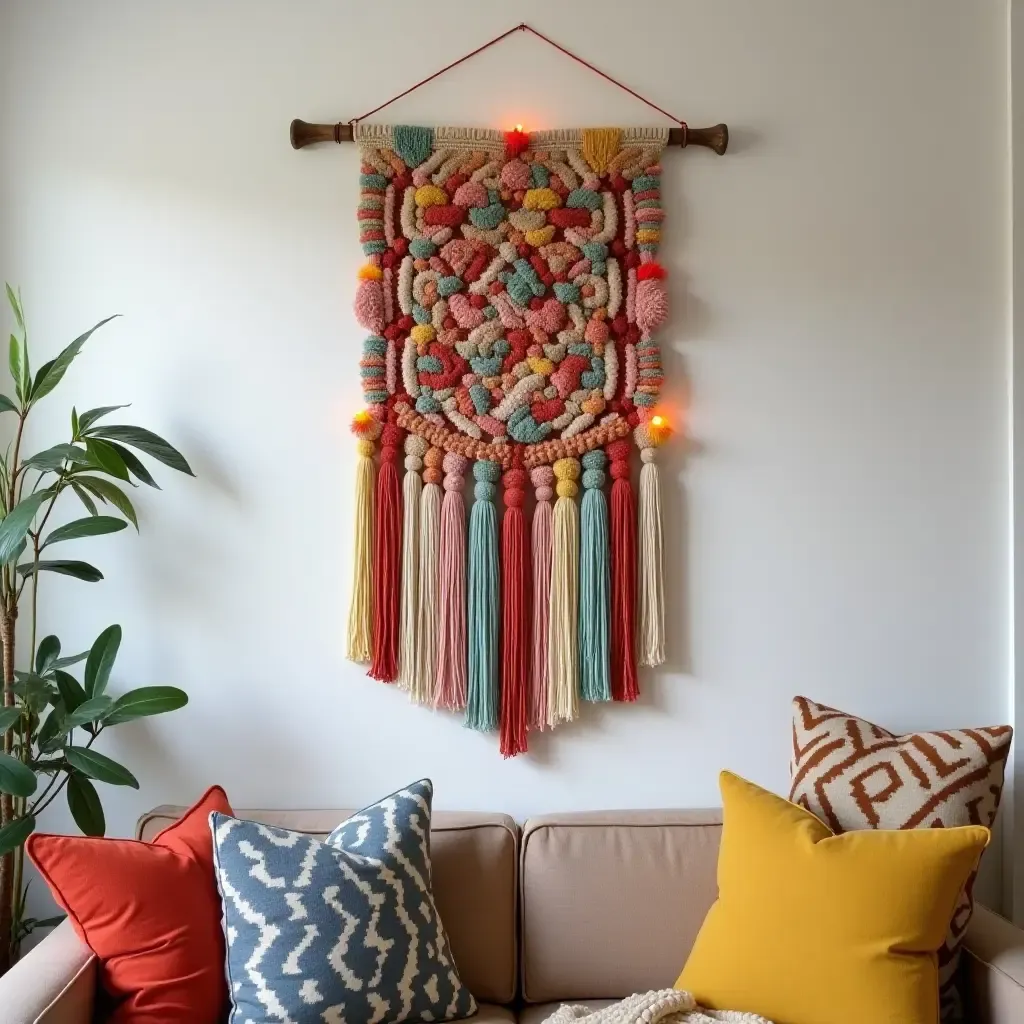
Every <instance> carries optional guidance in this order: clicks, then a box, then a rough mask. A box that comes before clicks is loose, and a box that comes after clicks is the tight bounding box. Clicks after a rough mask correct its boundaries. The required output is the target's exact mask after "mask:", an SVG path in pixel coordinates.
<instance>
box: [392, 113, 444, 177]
mask: <svg viewBox="0 0 1024 1024" xmlns="http://www.w3.org/2000/svg"><path fill="white" fill-rule="evenodd" d="M391 136H392V141H393V143H394V146H395V152H396V153H397V154H398V155H399V156H400V157H401V158H402V162H403V163H404V164H405V165H406V167H417V166H419V165H420V164H421V163H423V161H424V160H426V159H427V157H429V156H430V154H431V153H432V152H433V151H434V129H433V128H420V127H419V126H418V125H412V124H396V125H395V126H394V128H392V129H391Z"/></svg>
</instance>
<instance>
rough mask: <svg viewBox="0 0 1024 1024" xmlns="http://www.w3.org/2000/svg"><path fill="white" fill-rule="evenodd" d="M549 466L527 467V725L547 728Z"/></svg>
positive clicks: (551, 493)
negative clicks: (530, 506) (530, 493)
mask: <svg viewBox="0 0 1024 1024" xmlns="http://www.w3.org/2000/svg"><path fill="white" fill-rule="evenodd" d="M554 481H555V472H554V470H553V469H552V468H551V467H550V466H537V467H536V468H535V469H532V470H530V482H531V483H532V484H533V486H534V495H535V497H536V499H537V503H536V505H535V507H534V510H533V530H532V546H533V672H532V673H531V680H530V691H531V696H530V728H531V729H539V730H544V729H546V728H547V727H548V626H549V618H550V616H551V515H552V513H551V499H552V497H554V491H553V490H552V489H551V485H552V484H553V483H554Z"/></svg>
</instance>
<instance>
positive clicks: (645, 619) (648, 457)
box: [637, 448, 665, 665]
mask: <svg viewBox="0 0 1024 1024" xmlns="http://www.w3.org/2000/svg"><path fill="white" fill-rule="evenodd" d="M640 457H641V458H642V459H643V463H644V464H643V469H641V470H640V503H639V504H640V515H639V534H640V569H639V572H638V574H637V575H638V577H639V579H638V584H639V586H638V588H637V589H638V591H639V594H638V597H639V604H640V613H639V620H640V622H639V629H638V630H637V633H638V635H637V653H638V654H639V656H640V664H641V665H660V664H661V663H662V662H663V661H664V660H665V580H664V576H663V572H662V564H661V563H662V531H661V485H660V481H659V479H658V467H657V466H656V465H655V463H654V448H642V449H641V451H640Z"/></svg>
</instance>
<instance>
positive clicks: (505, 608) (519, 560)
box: [501, 466, 531, 757]
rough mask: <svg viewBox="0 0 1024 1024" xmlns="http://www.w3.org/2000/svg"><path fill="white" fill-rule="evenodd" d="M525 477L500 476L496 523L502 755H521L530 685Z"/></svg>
mask: <svg viewBox="0 0 1024 1024" xmlns="http://www.w3.org/2000/svg"><path fill="white" fill-rule="evenodd" d="M528 480H529V477H528V476H527V474H526V470H524V469H521V468H519V467H518V466H516V467H515V468H514V469H510V470H509V471H508V472H507V473H505V475H504V477H502V482H503V483H504V485H505V518H504V519H503V520H502V524H501V614H502V623H501V753H502V756H503V757H515V755H516V754H522V753H525V752H526V730H527V726H528V724H529V723H528V719H527V710H526V702H527V696H528V692H529V685H530V656H531V650H530V609H529V596H528V595H529V593H530V546H529V544H528V543H527V540H526V522H525V520H524V517H523V499H524V498H525V497H526V491H525V490H524V488H525V487H526V484H527V481H528Z"/></svg>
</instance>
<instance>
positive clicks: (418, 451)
mask: <svg viewBox="0 0 1024 1024" xmlns="http://www.w3.org/2000/svg"><path fill="white" fill-rule="evenodd" d="M429 447H430V445H429V444H427V442H426V441H425V440H424V439H423V438H422V437H420V436H419V434H410V435H409V436H408V437H407V438H406V439H405V454H406V455H415V456H416V457H417V458H420V459H422V458H423V456H424V455H426V454H427V449H428V448H429Z"/></svg>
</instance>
